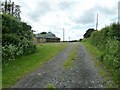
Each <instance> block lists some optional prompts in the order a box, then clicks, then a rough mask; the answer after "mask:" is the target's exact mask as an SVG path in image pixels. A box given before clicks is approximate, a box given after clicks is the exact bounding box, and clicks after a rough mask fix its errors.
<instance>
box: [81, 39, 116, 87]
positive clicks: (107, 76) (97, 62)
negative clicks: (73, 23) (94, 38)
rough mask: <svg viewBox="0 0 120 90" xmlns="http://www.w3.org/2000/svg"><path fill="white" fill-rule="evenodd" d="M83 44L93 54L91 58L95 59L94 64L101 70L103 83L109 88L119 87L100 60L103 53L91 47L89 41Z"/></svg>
mask: <svg viewBox="0 0 120 90" xmlns="http://www.w3.org/2000/svg"><path fill="white" fill-rule="evenodd" d="M81 44H83V45H84V46H85V47H86V48H87V50H88V52H89V53H90V54H91V56H92V58H93V62H94V63H95V66H96V67H97V68H98V69H99V75H100V76H101V77H102V78H103V82H102V83H103V84H104V85H105V86H106V87H108V88H114V87H117V86H116V84H115V82H114V81H113V79H112V75H111V73H110V71H109V70H108V69H107V68H106V67H105V65H104V64H103V63H102V62H100V60H99V57H100V55H101V51H100V50H98V49H97V48H96V47H94V46H93V45H91V44H90V43H89V42H88V41H83V42H81Z"/></svg>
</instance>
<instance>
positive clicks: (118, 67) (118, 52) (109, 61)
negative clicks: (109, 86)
mask: <svg viewBox="0 0 120 90" xmlns="http://www.w3.org/2000/svg"><path fill="white" fill-rule="evenodd" d="M89 42H90V43H91V44H92V45H94V46H95V47H97V48H98V49H99V50H100V51H101V52H102V53H101V55H100V60H101V62H103V63H104V64H105V65H106V66H107V67H108V68H109V69H110V70H111V72H112V74H113V79H114V80H115V81H116V82H117V83H118V85H120V24H118V23H113V24H111V25H110V26H106V27H105V28H103V29H101V30H100V31H94V32H92V34H91V37H89ZM119 87H120V86H119Z"/></svg>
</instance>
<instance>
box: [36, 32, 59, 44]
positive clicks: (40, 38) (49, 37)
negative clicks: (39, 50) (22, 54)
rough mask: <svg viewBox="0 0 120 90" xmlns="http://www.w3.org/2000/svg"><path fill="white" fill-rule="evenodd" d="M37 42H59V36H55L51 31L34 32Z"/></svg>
mask: <svg viewBox="0 0 120 90" xmlns="http://www.w3.org/2000/svg"><path fill="white" fill-rule="evenodd" d="M36 39H37V43H46V42H60V38H58V37H56V36H55V34H53V33H51V32H48V33H47V32H42V33H38V34H36Z"/></svg>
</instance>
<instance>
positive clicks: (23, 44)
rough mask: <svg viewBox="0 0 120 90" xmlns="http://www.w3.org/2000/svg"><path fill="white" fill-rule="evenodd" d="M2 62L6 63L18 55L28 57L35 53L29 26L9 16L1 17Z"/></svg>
mask: <svg viewBox="0 0 120 90" xmlns="http://www.w3.org/2000/svg"><path fill="white" fill-rule="evenodd" d="M2 26H3V28H2V52H3V53H2V57H3V58H2V59H3V60H2V62H3V63H8V62H9V61H11V60H15V58H17V57H18V56H20V55H28V54H31V53H34V52H35V51H36V46H35V45H34V44H33V43H32V38H33V32H32V30H31V26H30V25H27V24H26V23H24V22H21V21H19V20H17V19H16V18H14V17H12V16H10V15H4V14H3V15H2Z"/></svg>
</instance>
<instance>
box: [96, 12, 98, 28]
mask: <svg viewBox="0 0 120 90" xmlns="http://www.w3.org/2000/svg"><path fill="white" fill-rule="evenodd" d="M97 29H98V14H97V20H96V30H97Z"/></svg>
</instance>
